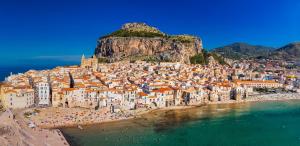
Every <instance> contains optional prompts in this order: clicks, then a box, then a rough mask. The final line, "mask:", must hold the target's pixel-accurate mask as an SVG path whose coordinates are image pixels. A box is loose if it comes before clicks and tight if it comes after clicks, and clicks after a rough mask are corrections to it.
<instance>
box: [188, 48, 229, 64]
mask: <svg viewBox="0 0 300 146" xmlns="http://www.w3.org/2000/svg"><path fill="white" fill-rule="evenodd" d="M210 56H212V57H213V58H214V60H215V61H217V62H218V63H220V64H221V65H225V64H227V63H226V62H225V60H224V58H223V57H222V56H220V55H218V54H216V53H208V52H207V51H206V50H203V52H202V53H199V54H196V55H194V56H192V57H191V58H190V62H191V64H201V65H206V64H208V63H209V60H208V58H209V57H210Z"/></svg>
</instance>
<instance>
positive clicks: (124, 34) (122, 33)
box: [102, 29, 164, 38]
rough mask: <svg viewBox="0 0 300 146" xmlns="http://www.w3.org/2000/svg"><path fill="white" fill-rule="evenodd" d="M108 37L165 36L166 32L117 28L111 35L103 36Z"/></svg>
mask: <svg viewBox="0 0 300 146" xmlns="http://www.w3.org/2000/svg"><path fill="white" fill-rule="evenodd" d="M107 37H164V34H162V33H157V32H148V31H128V30H123V29H120V30H117V31H115V32H113V33H111V34H109V35H106V36H103V37H102V38H107Z"/></svg>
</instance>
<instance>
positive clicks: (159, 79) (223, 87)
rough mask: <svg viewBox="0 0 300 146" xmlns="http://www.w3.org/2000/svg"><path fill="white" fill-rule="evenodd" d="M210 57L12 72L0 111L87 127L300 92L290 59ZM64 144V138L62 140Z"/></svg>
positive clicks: (40, 124) (37, 124) (90, 62)
mask: <svg viewBox="0 0 300 146" xmlns="http://www.w3.org/2000/svg"><path fill="white" fill-rule="evenodd" d="M209 60H210V61H209V63H208V64H207V65H199V64H184V63H180V62H146V61H135V62H132V61H120V62H115V63H99V62H98V59H97V58H96V57H95V56H93V57H90V58H86V57H85V56H84V55H83V56H82V58H81V64H80V65H79V66H76V65H74V66H64V67H56V68H54V69H50V70H40V71H37V70H29V71H27V72H25V73H18V74H11V75H10V76H8V77H7V78H6V79H5V81H4V82H2V83H1V86H0V87H1V88H0V93H1V94H0V97H1V98H0V99H1V105H2V110H5V109H7V110H6V112H8V111H10V112H11V111H15V112H14V113H15V114H13V113H11V114H10V118H12V117H13V118H15V117H17V118H18V121H23V127H26V128H29V129H30V128H34V129H35V128H42V129H43V128H58V127H65V126H78V128H82V127H81V126H80V125H86V124H95V123H102V122H109V121H116V120H124V119H129V118H134V117H136V116H138V115H140V114H143V113H147V112H149V111H152V110H156V109H168V108H169V109H172V108H187V107H193V106H201V105H205V104H222V103H239V102H247V101H260V100H284V99H298V98H299V92H300V89H299V77H298V76H299V72H298V71H297V70H296V69H288V68H286V66H287V64H285V65H284V64H282V62H276V61H265V62H261V63H259V62H257V61H254V60H252V61H251V60H244V61H230V60H227V62H229V63H230V64H227V65H221V64H219V63H217V62H216V61H215V60H214V59H213V58H212V57H211V58H210V59H209ZM266 95H267V96H266ZM260 97H261V98H260ZM263 97H265V98H263ZM8 115H9V114H8ZM19 123H20V122H19ZM19 126H20V127H22V126H21V125H19ZM46 133H48V134H45V135H49V132H46ZM52 133H53V132H52ZM56 136H57V134H56ZM52 137H55V136H52ZM61 142H62V143H64V144H67V142H66V141H65V140H64V138H63V139H62V141H61ZM50 143H51V142H50Z"/></svg>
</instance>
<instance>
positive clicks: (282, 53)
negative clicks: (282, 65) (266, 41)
mask: <svg viewBox="0 0 300 146" xmlns="http://www.w3.org/2000/svg"><path fill="white" fill-rule="evenodd" d="M269 58H272V59H284V60H290V61H293V60H296V61H300V42H295V43H290V44H287V45H285V46H283V47H280V48H278V49H276V50H275V51H273V52H272V53H271V54H270V56H269Z"/></svg>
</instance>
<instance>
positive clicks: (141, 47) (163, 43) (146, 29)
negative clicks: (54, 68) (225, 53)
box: [95, 23, 202, 63]
mask: <svg viewBox="0 0 300 146" xmlns="http://www.w3.org/2000/svg"><path fill="white" fill-rule="evenodd" d="M201 52H202V42H201V39H200V38H198V37H195V36H191V35H167V34H165V33H163V32H161V31H159V30H158V29H157V28H155V27H151V26H148V25H146V24H145V23H127V24H124V25H123V26H122V28H121V29H120V30H117V31H115V32H113V33H111V34H109V35H107V36H103V37H101V38H100V39H99V40H98V44H97V47H96V49H95V55H96V56H97V57H98V58H100V57H101V58H102V57H104V58H107V59H109V60H110V61H120V60H126V59H133V60H152V61H171V62H183V63H189V62H190V61H189V58H190V57H191V56H193V55H195V54H197V53H201Z"/></svg>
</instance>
